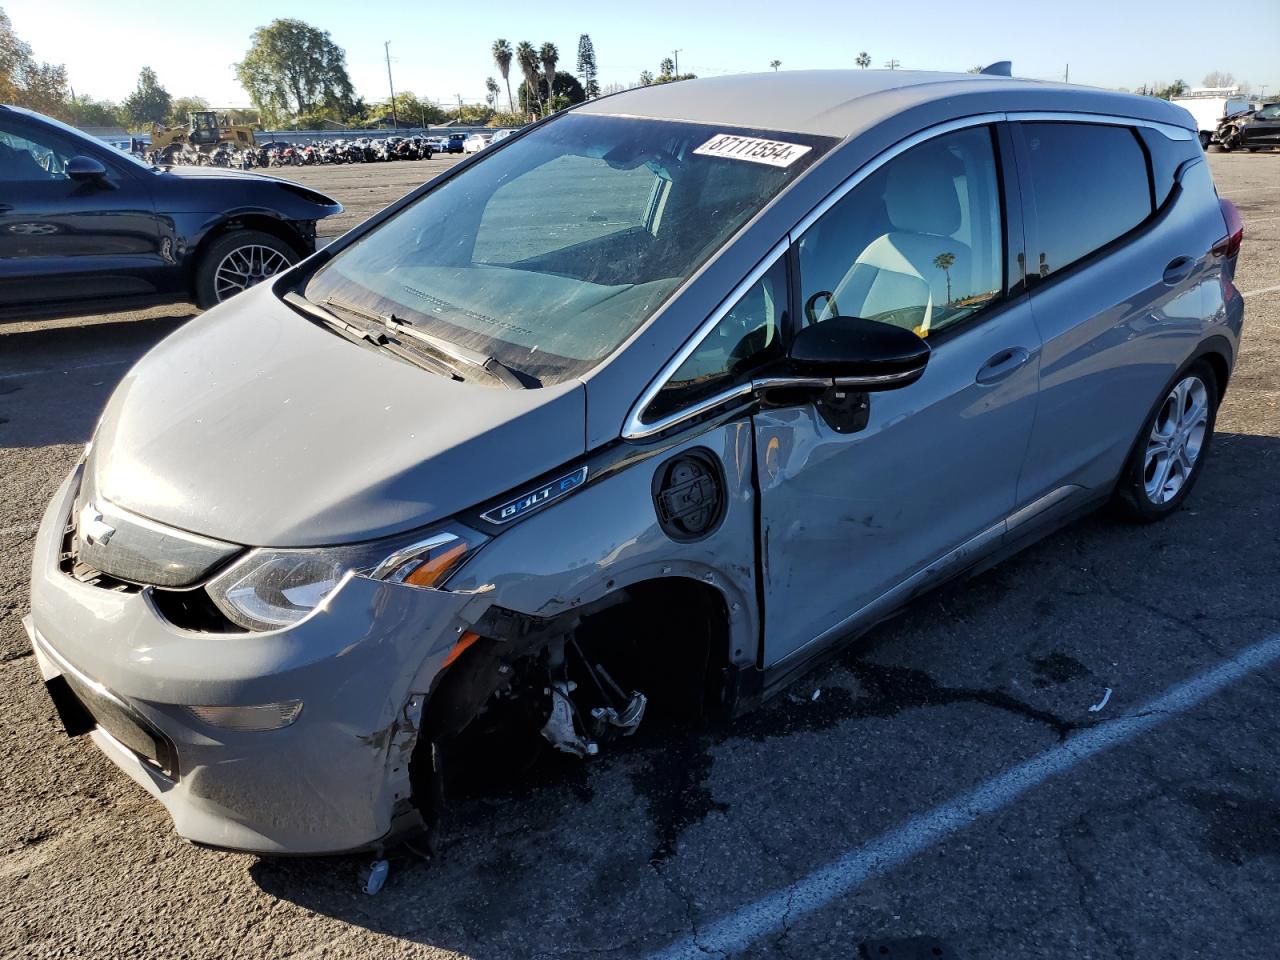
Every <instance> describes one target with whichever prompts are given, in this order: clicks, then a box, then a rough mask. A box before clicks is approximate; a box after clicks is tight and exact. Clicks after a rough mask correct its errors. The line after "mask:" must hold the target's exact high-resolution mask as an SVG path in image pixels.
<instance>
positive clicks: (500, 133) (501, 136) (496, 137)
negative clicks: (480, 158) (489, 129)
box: [489, 127, 516, 145]
mask: <svg viewBox="0 0 1280 960" xmlns="http://www.w3.org/2000/svg"><path fill="white" fill-rule="evenodd" d="M515 132H516V131H515V130H514V129H512V128H511V127H503V128H502V129H501V130H495V131H494V133H493V137H492V139H490V141H489V143H490V144H491V145H492V144H495V143H498V142H499V141H501V140H505V139H507V137H509V136H511V135H512V134H513V133H515Z"/></svg>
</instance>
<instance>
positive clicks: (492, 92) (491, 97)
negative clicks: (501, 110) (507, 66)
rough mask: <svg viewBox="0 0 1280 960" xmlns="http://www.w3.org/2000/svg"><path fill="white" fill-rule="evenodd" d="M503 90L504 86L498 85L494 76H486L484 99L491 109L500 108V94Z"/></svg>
mask: <svg viewBox="0 0 1280 960" xmlns="http://www.w3.org/2000/svg"><path fill="white" fill-rule="evenodd" d="M501 92H502V88H501V87H499V86H498V81H497V80H495V79H493V77H485V78H484V99H485V102H486V103H488V104H489V108H490V109H491V110H496V109H498V94H499V93H501Z"/></svg>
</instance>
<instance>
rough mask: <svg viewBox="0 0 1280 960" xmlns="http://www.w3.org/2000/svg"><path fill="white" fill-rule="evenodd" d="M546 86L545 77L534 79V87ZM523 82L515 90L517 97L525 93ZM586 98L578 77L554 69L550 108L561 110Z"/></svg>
mask: <svg viewBox="0 0 1280 960" xmlns="http://www.w3.org/2000/svg"><path fill="white" fill-rule="evenodd" d="M544 86H546V78H545V77H539V78H538V79H537V81H536V87H535V89H541V88H542V87H544ZM526 92H527V91H526V86H525V84H523V83H522V84H520V88H519V89H518V90H517V91H516V96H517V97H523V96H524V95H525V93H526ZM586 99H587V94H586V91H585V90H584V89H583V86H582V84H581V83H579V82H578V78H577V77H575V76H574V75H573V74H572V73H565V72H564V71H563V70H557V71H556V80H555V86H554V89H553V90H552V95H551V100H549V101H548V102H549V103H550V105H551V106H550V107H549V108H548V109H551V110H563V109H564V108H565V107H571V106H573V105H574V104H575V103H582V101H584V100H586Z"/></svg>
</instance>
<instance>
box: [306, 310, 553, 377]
mask: <svg viewBox="0 0 1280 960" xmlns="http://www.w3.org/2000/svg"><path fill="white" fill-rule="evenodd" d="M324 306H327V307H334V308H336V309H338V310H343V311H346V312H347V313H350V314H353V315H355V316H357V317H363V318H364V319H366V320H371V321H373V322H374V323H379V324H381V325H382V326H383V327H384V328H385V329H387V330H389V331H390V332H391V333H393V334H395V335H396V336H397V337H401V338H403V339H407V340H412V341H414V342H415V343H420V344H422V345H423V346H424V347H426V348H427V349H428V350H430V351H432V352H433V353H435V354H437V355H438V356H439V358H440V359H441V360H442V361H443V362H444V363H446V364H449V365H451V366H453V368H454V369H455V370H457V371H458V372H459V373H464V374H465V373H466V372H467V371H469V370H476V371H482V372H483V373H485V374H487V375H488V376H489V377H490V379H493V380H497V381H498V382H499V383H501V384H502V385H503V386H506V387H511V388H512V389H518V390H524V389H527V388H528V387H540V386H542V381H540V380H539V379H538V378H537V377H534V376H532V375H530V374H527V373H525V372H523V371H521V370H516V369H514V368H512V367H509V366H507V365H506V364H505V363H503V362H502V361H501V360H499V359H498V358H497V357H491V356H489V355H488V354H485V353H481V352H480V351H478V350H472V349H470V348H469V347H463V346H460V345H459V344H456V343H451V342H450V341H448V340H441V339H440V338H439V337H433V336H432V335H431V334H429V333H423V332H422V331H421V330H418V329H417V328H416V327H414V326H413V324H411V323H408V322H406V321H404V320H401V319H400V318H399V317H397V316H396V315H395V314H394V313H387V314H380V313H375V312H374V311H372V310H368V309H366V308H364V307H359V306H356V305H355V304H353V303H347V302H346V301H345V300H338V299H336V298H334V297H329V298H327V299H326V300H325V301H324Z"/></svg>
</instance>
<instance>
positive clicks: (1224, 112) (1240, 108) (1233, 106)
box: [1172, 89, 1249, 150]
mask: <svg viewBox="0 0 1280 960" xmlns="http://www.w3.org/2000/svg"><path fill="white" fill-rule="evenodd" d="M1172 102H1173V103H1176V104H1177V105H1178V106H1180V107H1182V108H1183V109H1184V110H1186V111H1187V112H1188V113H1190V114H1191V116H1192V117H1194V118H1195V121H1196V130H1197V134H1198V136H1199V137H1200V145H1201V146H1202V147H1204V148H1205V149H1206V150H1207V149H1208V148H1209V144H1210V143H1212V142H1214V141H1216V140H1217V139H1218V126H1219V124H1221V123H1222V121H1223V119H1224V118H1225V117H1230V116H1233V115H1235V114H1238V113H1243V112H1245V111H1246V110H1248V109H1249V101H1248V100H1246V99H1245V98H1244V97H1242V96H1240V95H1239V92H1238V91H1236V90H1234V89H1233V90H1232V91H1230V92H1227V91H1222V90H1205V91H1203V92H1200V91H1193V92H1192V93H1190V94H1188V95H1187V96H1183V97H1174V98H1173V100H1172Z"/></svg>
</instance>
